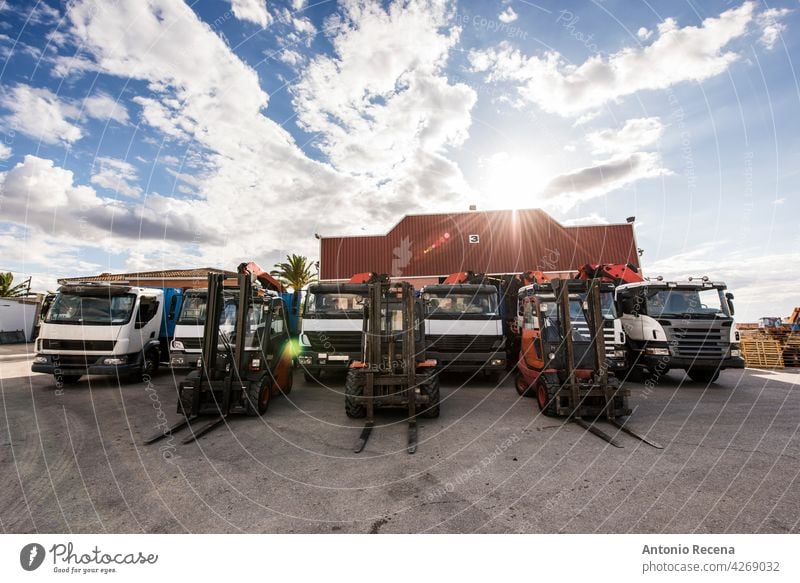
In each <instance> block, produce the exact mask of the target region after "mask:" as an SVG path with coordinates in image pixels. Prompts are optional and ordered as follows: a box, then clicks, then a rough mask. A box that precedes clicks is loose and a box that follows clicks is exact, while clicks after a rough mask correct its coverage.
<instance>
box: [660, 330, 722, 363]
mask: <svg viewBox="0 0 800 583" xmlns="http://www.w3.org/2000/svg"><path fill="white" fill-rule="evenodd" d="M664 330H665V331H666V332H667V340H668V341H669V342H670V345H671V347H672V352H673V354H674V355H675V356H681V357H685V358H713V359H719V358H724V357H725V355H726V352H727V349H728V337H729V334H730V332H729V331H728V329H727V328H720V327H713V328H710V327H709V326H708V323H706V324H705V325H702V324H701V325H699V326H676V327H672V326H664Z"/></svg>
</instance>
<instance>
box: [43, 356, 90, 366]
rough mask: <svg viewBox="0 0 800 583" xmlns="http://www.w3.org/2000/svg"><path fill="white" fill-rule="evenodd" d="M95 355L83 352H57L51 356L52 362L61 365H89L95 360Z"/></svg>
mask: <svg viewBox="0 0 800 583" xmlns="http://www.w3.org/2000/svg"><path fill="white" fill-rule="evenodd" d="M98 358H99V357H97V356H91V355H84V354H59V355H57V356H54V357H53V364H55V365H61V366H89V365H90V364H94V363H95V362H97V359H98Z"/></svg>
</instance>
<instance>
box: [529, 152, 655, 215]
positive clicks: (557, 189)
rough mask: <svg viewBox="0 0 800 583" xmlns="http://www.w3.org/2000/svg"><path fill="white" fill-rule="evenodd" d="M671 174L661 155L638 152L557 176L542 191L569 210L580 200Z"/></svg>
mask: <svg viewBox="0 0 800 583" xmlns="http://www.w3.org/2000/svg"><path fill="white" fill-rule="evenodd" d="M669 174H671V172H670V171H669V170H667V169H666V168H664V167H663V166H662V164H661V157H660V156H659V155H658V154H656V153H653V152H636V153H634V154H631V155H629V156H626V157H622V158H614V159H611V160H606V161H603V162H598V163H597V164H595V165H593V166H589V167H586V168H580V169H577V170H573V171H571V172H568V173H566V174H562V175H560V176H556V177H555V178H553V179H552V180H550V182H549V183H548V184H547V185H546V186H545V188H544V190H543V191H542V193H541V194H542V195H543V196H544V197H545V199H548V200H549V201H550V202H551V204H554V205H556V206H558V207H560V208H562V209H566V208H570V207H571V206H573V205H574V204H575V203H576V202H578V201H581V200H587V199H590V198H595V197H598V196H602V195H604V194H607V193H609V192H611V191H613V190H616V189H618V188H622V187H624V186H626V185H628V184H631V183H633V182H636V181H639V180H643V179H646V178H656V177H658V176H666V175H669Z"/></svg>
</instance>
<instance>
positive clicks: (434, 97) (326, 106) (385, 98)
mask: <svg viewBox="0 0 800 583" xmlns="http://www.w3.org/2000/svg"><path fill="white" fill-rule="evenodd" d="M449 16H450V9H449V7H448V4H447V3H445V2H436V1H429V2H416V3H410V4H405V3H401V2H393V3H392V4H390V5H389V6H388V8H387V9H386V10H384V9H383V8H382V7H381V6H380V4H379V3H377V2H372V1H370V2H356V1H349V2H346V3H345V4H344V13H343V14H342V15H341V16H340V17H339V18H338V19H337V20H336V22H335V23H333V22H329V23H327V25H326V27H325V30H326V33H327V34H329V35H330V36H331V42H332V44H333V47H334V51H333V53H334V54H333V55H332V56H319V57H316V58H315V59H314V60H313V61H312V62H311V64H310V65H309V66H308V68H307V69H306V70H304V71H303V73H302V76H301V79H300V81H299V82H298V84H297V85H296V86H295V87H294V88H293V93H294V95H295V100H294V103H295V109H296V111H297V114H298V120H299V124H300V126H301V128H303V129H304V130H306V131H308V132H311V133H314V134H316V135H319V136H320V138H319V141H318V142H317V145H318V147H319V148H320V149H321V150H322V151H323V152H324V153H325V154H326V155H327V156H328V158H329V159H330V161H331V163H332V164H333V165H334V166H335V167H336V168H337V169H339V170H341V171H343V172H346V173H349V174H352V175H356V176H365V177H369V178H372V179H375V180H376V181H378V182H381V183H382V184H383V185H384V186H382V188H381V190H383V191H385V192H390V193H399V192H404V193H407V194H408V193H416V192H420V193H422V191H420V189H419V188H418V186H419V183H420V181H425V182H426V183H429V182H430V181H431V180H435V179H437V177H438V179H440V188H439V189H435V190H434V191H435V192H437V199H438V200H439V201H440V202H445V203H446V202H447V201H448V200H452V197H453V196H457V193H456V190H454V188H459V189H460V188H461V187H462V186H463V180H462V179H461V176H460V171H459V170H458V167H457V166H456V165H454V164H453V163H451V162H450V161H449V160H447V159H446V158H445V157H444V152H445V150H446V149H447V148H448V147H449V146H453V145H459V144H461V143H463V141H464V140H465V139H466V137H467V135H468V133H467V132H468V128H469V126H470V124H471V114H470V111H471V109H472V107H473V105H474V103H475V101H476V95H475V92H474V91H473V90H472V89H470V88H469V87H467V86H466V85H464V84H461V83H457V84H450V83H449V82H448V79H447V77H446V74H445V66H446V63H447V60H448V57H449V51H450V50H451V49H452V47H454V46H455V44H456V43H457V42H458V37H459V33H460V29H459V28H457V27H450V28H448V29H446V27H447V25H448V23H449ZM445 29H446V30H445ZM364 47H370V50H369V51H365V50H364ZM420 164H422V166H420ZM431 165H432V166H433V167H435V168H437V169H438V171H437V174H434V175H433V176H431V175H427V176H426V175H425V174H424V173H423V171H422V168H430V167H431ZM415 182H416V183H417V184H416V185H415V184H414V183H415ZM425 198H427V199H428V200H430V196H429V193H428V194H426V195H425ZM418 202H420V201H419V199H418V198H413V199H409V200H407V201H406V204H408V205H410V206H412V207H413V206H414V205H415V204H417V203H418Z"/></svg>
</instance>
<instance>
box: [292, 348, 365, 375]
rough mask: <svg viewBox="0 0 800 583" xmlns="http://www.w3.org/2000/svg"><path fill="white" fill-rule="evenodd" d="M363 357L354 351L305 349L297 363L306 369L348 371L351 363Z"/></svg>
mask: <svg viewBox="0 0 800 583" xmlns="http://www.w3.org/2000/svg"><path fill="white" fill-rule="evenodd" d="M360 357H361V355H360V354H357V353H353V352H322V353H320V352H313V351H310V350H307V351H303V352H301V353H300V355H299V356H298V357H297V363H298V364H299V365H300V366H301V367H302V368H303V369H305V370H307V371H309V372H311V371H320V370H329V371H337V370H338V371H346V370H347V368H348V367H349V366H350V363H351V362H352V361H354V360H357V359H359V358H360Z"/></svg>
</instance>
